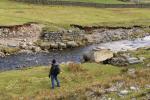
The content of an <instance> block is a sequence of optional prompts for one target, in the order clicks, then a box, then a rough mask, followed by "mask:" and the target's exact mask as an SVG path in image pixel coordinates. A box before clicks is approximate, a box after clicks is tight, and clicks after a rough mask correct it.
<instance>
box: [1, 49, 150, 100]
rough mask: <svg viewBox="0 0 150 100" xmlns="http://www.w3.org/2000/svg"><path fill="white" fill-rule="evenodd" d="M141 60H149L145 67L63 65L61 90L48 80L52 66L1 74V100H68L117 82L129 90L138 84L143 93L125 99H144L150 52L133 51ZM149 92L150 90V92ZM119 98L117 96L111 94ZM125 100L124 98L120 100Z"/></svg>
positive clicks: (141, 65)
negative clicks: (131, 71)
mask: <svg viewBox="0 0 150 100" xmlns="http://www.w3.org/2000/svg"><path fill="white" fill-rule="evenodd" d="M132 54H133V55H135V56H137V57H141V56H143V57H145V58H146V59H147V60H145V61H144V63H141V64H135V65H129V66H126V67H125V68H124V67H115V66H112V65H104V64H96V63H84V64H81V66H78V65H74V66H72V65H69V66H67V65H61V71H62V73H61V74H60V75H59V78H60V80H61V87H60V88H56V89H55V90H51V89H50V87H51V82H50V79H49V78H48V74H49V69H50V68H49V67H48V66H41V67H31V68H26V69H22V70H12V71H5V72H1V73H0V100H18V99H19V98H24V99H26V100H29V99H31V98H34V99H36V100H37V99H38V100H41V99H42V100H43V99H44V100H45V99H52V100H53V99H56V98H59V97H62V98H64V97H67V96H68V95H71V94H74V93H75V92H76V93H79V94H80V93H82V92H81V91H83V92H84V90H86V89H87V88H88V87H89V88H93V85H94V86H95V85H101V86H102V87H108V86H111V85H112V84H113V83H115V82H117V81H124V82H125V86H126V87H130V86H132V85H135V84H136V85H138V86H139V87H140V88H141V89H142V90H141V91H140V92H133V93H131V94H130V95H127V96H126V97H125V99H124V100H130V98H131V96H133V95H134V96H136V97H138V96H140V95H141V94H142V93H143V91H145V88H144V87H145V85H146V84H149V83H150V78H149V77H150V73H149V71H150V68H149V67H146V65H147V64H148V63H149V57H150V55H149V51H148V50H144V49H140V50H138V51H135V52H132ZM128 68H135V70H136V77H134V78H133V77H131V76H129V75H128V74H127V72H126V71H127V70H126V69H128ZM146 91H149V90H146ZM110 95H111V97H112V98H113V97H116V96H117V95H115V94H110ZM118 100H122V99H118Z"/></svg>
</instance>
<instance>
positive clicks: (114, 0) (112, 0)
mask: <svg viewBox="0 0 150 100" xmlns="http://www.w3.org/2000/svg"><path fill="white" fill-rule="evenodd" d="M50 1H58V0H50ZM60 1H73V2H92V3H104V4H125V3H127V2H121V1H119V0H60Z"/></svg>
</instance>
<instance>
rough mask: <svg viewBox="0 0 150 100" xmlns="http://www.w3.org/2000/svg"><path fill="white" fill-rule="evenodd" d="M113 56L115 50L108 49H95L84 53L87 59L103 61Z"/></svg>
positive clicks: (84, 57)
mask: <svg viewBox="0 0 150 100" xmlns="http://www.w3.org/2000/svg"><path fill="white" fill-rule="evenodd" d="M112 57H113V52H111V51H110V50H108V49H98V50H96V49H94V50H92V51H90V52H89V53H86V54H84V55H83V59H84V60H85V61H88V60H89V61H94V62H97V63H99V62H102V61H105V60H107V59H110V58H112Z"/></svg>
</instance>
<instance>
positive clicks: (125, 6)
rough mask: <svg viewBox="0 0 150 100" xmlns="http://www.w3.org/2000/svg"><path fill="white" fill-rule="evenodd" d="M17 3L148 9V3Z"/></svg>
mask: <svg viewBox="0 0 150 100" xmlns="http://www.w3.org/2000/svg"><path fill="white" fill-rule="evenodd" d="M15 1H18V2H25V3H32V4H43V5H61V6H83V7H95V8H150V3H147V4H140V3H139V4H102V3H89V2H72V1H59V0H56V1H55V0H15Z"/></svg>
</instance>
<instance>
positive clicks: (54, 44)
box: [50, 43, 58, 49]
mask: <svg viewBox="0 0 150 100" xmlns="http://www.w3.org/2000/svg"><path fill="white" fill-rule="evenodd" d="M50 47H51V49H58V43H50Z"/></svg>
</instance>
